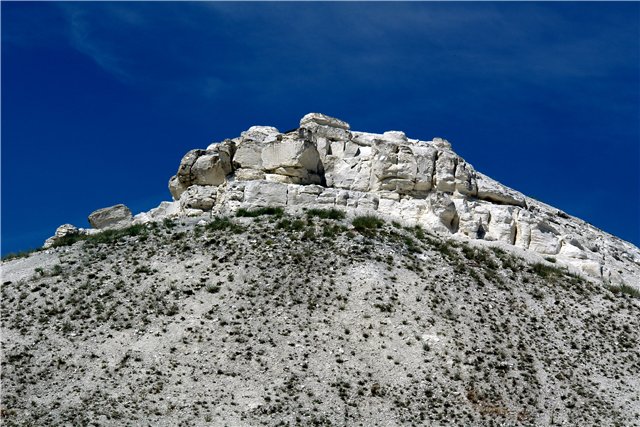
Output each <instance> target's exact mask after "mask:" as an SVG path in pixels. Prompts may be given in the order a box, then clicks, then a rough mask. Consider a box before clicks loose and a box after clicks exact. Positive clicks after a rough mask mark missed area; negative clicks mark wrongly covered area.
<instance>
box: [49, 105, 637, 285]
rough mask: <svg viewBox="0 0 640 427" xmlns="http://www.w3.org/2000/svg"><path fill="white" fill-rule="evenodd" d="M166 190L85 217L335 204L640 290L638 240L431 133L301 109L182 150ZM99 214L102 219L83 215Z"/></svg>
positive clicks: (139, 219) (140, 218) (140, 219)
mask: <svg viewBox="0 0 640 427" xmlns="http://www.w3.org/2000/svg"><path fill="white" fill-rule="evenodd" d="M169 190H170V192H171V195H172V196H173V200H174V201H173V202H163V203H162V204H160V206H158V207H157V208H155V209H152V210H151V211H150V212H146V213H141V214H139V215H137V216H136V217H135V218H132V217H131V215H130V213H129V212H128V211H127V210H126V207H124V206H118V207H114V208H111V209H106V210H104V211H99V212H96V213H94V214H92V217H91V218H90V222H91V223H92V225H94V227H96V228H103V227H110V226H113V225H114V224H116V223H118V224H120V225H126V224H128V223H133V224H137V223H146V222H149V221H153V220H159V219H162V218H165V217H169V218H176V217H182V216H198V215H201V214H203V213H205V212H211V213H212V214H224V215H226V214H233V213H234V212H236V211H237V210H238V209H241V208H244V209H248V208H253V207H261V206H276V207H283V208H285V209H287V210H288V211H300V210H302V209H307V208H313V207H321V208H334V207H335V208H340V209H342V210H344V211H346V212H348V213H356V212H357V213H359V214H373V215H378V216H380V217H383V218H386V219H390V220H395V221H398V222H400V223H402V224H403V225H408V226H415V225H418V226H422V227H424V228H425V229H427V230H429V231H432V232H434V233H437V234H439V235H441V236H445V237H453V238H458V239H471V240H475V241H479V242H482V243H489V244H491V243H492V242H494V243H495V244H494V246H496V245H497V246H499V247H501V248H503V249H506V250H510V251H515V252H516V253H518V254H521V255H524V256H529V254H530V255H531V256H533V258H534V259H536V260H543V259H545V258H548V259H553V262H555V263H557V264H558V265H562V266H566V267H568V268H569V269H570V270H571V271H572V272H574V273H576V274H580V275H584V276H586V277H589V278H592V279H596V280H604V281H605V282H607V283H611V284H615V285H627V286H631V287H634V288H636V289H640V250H639V249H638V248H637V247H635V246H634V245H632V244H630V243H628V242H625V241H623V240H621V239H619V238H616V237H614V236H612V235H610V234H607V233H605V232H603V231H601V230H599V229H597V228H595V227H593V226H592V225H590V224H588V223H586V222H584V221H582V220H580V219H578V218H575V217H572V216H570V215H567V214H566V213H564V212H562V211H560V210H558V209H556V208H553V207H551V206H548V205H546V204H544V203H541V202H539V201H537V200H534V199H532V198H530V197H527V196H525V195H523V194H521V193H519V192H517V191H515V190H513V189H511V188H508V187H506V186H504V185H502V184H500V183H499V182H496V181H495V180H493V179H491V178H489V177H488V176H486V175H483V174H482V173H480V172H477V171H476V170H475V169H474V168H473V166H471V165H470V164H469V163H467V162H466V161H465V160H464V159H462V158H461V157H460V156H458V155H457V154H456V153H455V152H454V151H453V150H452V148H451V144H450V143H449V142H448V141H446V140H444V139H441V138H433V139H432V140H430V141H422V140H418V139H411V138H408V137H407V136H406V135H405V134H404V133H403V132H399V131H389V132H385V133H383V134H374V133H367V132H358V131H351V130H350V126H349V124H348V123H346V122H344V121H342V120H338V119H336V118H332V117H329V116H326V115H324V114H319V113H310V114H307V115H306V116H304V117H303V118H302V119H301V120H300V125H299V127H298V128H297V129H294V130H291V131H289V132H284V133H282V132H280V131H278V129H276V128H274V127H270V126H252V127H250V128H249V129H248V130H247V131H245V132H242V134H241V135H240V136H239V137H237V138H233V139H227V140H224V141H222V142H220V143H214V144H211V145H210V146H209V147H207V148H206V149H194V150H191V151H189V152H188V153H187V154H185V156H184V157H183V158H182V161H181V162H180V165H179V168H178V171H177V173H176V175H175V176H173V177H172V178H171V179H170V181H169ZM101 215H107V218H108V217H109V216H112V217H113V218H112V219H113V221H112V222H109V220H107V222H105V223H100V222H96V220H94V219H92V218H94V217H96V218H97V217H100V216H101ZM69 232H71V233H75V232H78V230H77V229H76V228H75V227H72V226H68V225H65V226H63V228H62V229H60V230H59V231H58V232H57V233H56V234H57V236H58V237H60V236H64V235H66V234H68V233H69ZM80 232H87V231H84V230H81V231H80ZM54 241H55V236H54V238H53V239H51V240H50V241H49V242H48V243H47V244H46V245H45V246H49V245H52V244H53V243H54Z"/></svg>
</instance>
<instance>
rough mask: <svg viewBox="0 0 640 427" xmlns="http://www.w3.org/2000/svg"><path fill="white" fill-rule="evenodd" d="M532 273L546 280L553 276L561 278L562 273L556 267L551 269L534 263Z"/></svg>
mask: <svg viewBox="0 0 640 427" xmlns="http://www.w3.org/2000/svg"><path fill="white" fill-rule="evenodd" d="M532 269H533V272H534V273H536V274H537V275H538V276H540V277H542V278H543V279H548V278H551V277H554V276H562V275H563V274H564V272H563V271H562V270H560V269H559V268H558V267H552V266H550V265H546V264H542V263H535V264H533V266H532Z"/></svg>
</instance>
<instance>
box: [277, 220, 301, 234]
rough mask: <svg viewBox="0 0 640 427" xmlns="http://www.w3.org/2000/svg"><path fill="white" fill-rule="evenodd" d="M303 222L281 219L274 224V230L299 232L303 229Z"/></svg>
mask: <svg viewBox="0 0 640 427" xmlns="http://www.w3.org/2000/svg"><path fill="white" fill-rule="evenodd" d="M305 225H306V224H305V222H304V221H303V220H301V219H294V220H290V219H288V218H284V219H281V220H280V221H278V223H277V224H276V228H278V229H280V230H287V231H301V230H302V229H304V227H305Z"/></svg>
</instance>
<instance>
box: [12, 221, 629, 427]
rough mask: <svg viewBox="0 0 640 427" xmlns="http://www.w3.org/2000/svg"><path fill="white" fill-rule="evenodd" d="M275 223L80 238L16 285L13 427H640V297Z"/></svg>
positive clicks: (452, 248)
mask: <svg viewBox="0 0 640 427" xmlns="http://www.w3.org/2000/svg"><path fill="white" fill-rule="evenodd" d="M272 213H275V215H268V216H256V217H251V216H250V215H249V216H248V217H247V218H234V219H226V220H217V221H215V222H213V223H210V224H209V225H208V226H207V227H202V226H196V225H194V224H193V222H194V221H190V222H189V224H186V225H179V224H178V225H176V224H172V223H170V222H167V223H165V224H161V225H158V226H154V227H152V228H149V229H145V230H143V231H142V232H140V230H138V231H137V232H136V233H130V234H128V233H119V234H118V235H117V236H113V237H112V238H103V239H97V240H95V239H94V240H87V241H81V242H78V243H76V244H75V245H73V246H71V247H70V248H71V250H68V248H59V249H56V250H55V251H57V252H55V253H54V254H52V255H51V256H58V257H59V259H60V262H59V264H55V265H51V263H49V264H48V265H47V267H46V268H37V267H36V268H34V269H33V272H31V271H29V274H28V276H29V277H28V278H26V279H23V280H16V281H11V280H8V281H5V283H4V284H3V286H2V352H3V360H2V420H3V424H4V425H8V426H9V425H55V424H74V425H78V424H82V425H89V424H90V423H91V422H94V423H96V424H97V425H185V426H187V425H188V426H192V425H225V424H226V425H363V426H369V425H562V423H563V422H564V423H565V424H566V423H568V424H570V425H582V426H587V425H594V426H596V425H598V426H600V425H621V426H622V425H638V421H637V420H638V419H639V417H640V414H639V412H640V402H639V396H638V392H637V390H638V387H640V384H639V382H638V378H639V377H640V354H639V352H638V346H639V342H640V341H639V331H640V316H639V314H640V304H639V300H638V299H634V298H631V297H630V296H629V295H625V294H620V293H618V294H614V293H612V292H611V291H609V290H607V289H605V288H604V287H601V286H597V285H594V284H591V283H587V282H585V281H583V280H581V279H579V278H577V277H573V276H571V275H567V274H565V273H564V272H562V271H561V270H557V269H553V268H550V267H545V266H541V265H537V266H531V265H527V264H526V263H524V261H522V260H520V259H517V258H515V257H513V256H511V255H509V254H506V253H504V252H501V251H498V250H496V251H489V250H480V249H474V248H471V247H467V246H466V245H462V244H454V243H447V242H443V241H441V240H439V239H437V238H435V237H433V236H429V235H427V234H426V233H423V232H422V231H421V230H416V229H412V230H405V229H401V228H399V227H397V226H392V225H390V224H383V225H381V224H377V223H376V222H375V221H371V220H369V221H360V223H359V224H356V225H358V227H357V229H354V228H353V227H351V226H350V223H349V222H347V221H346V220H341V219H322V218H313V219H312V220H309V219H308V218H306V217H300V218H294V217H289V216H283V214H282V213H281V212H280V213H278V212H272ZM324 216H327V217H332V215H324ZM14 262H15V261H14ZM43 265H45V264H43ZM22 273H23V275H24V271H23V272H22ZM9 276H11V275H9ZM16 277H18V276H16ZM3 280H4V279H3ZM634 423H635V424H634Z"/></svg>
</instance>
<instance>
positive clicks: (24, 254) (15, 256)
mask: <svg viewBox="0 0 640 427" xmlns="http://www.w3.org/2000/svg"><path fill="white" fill-rule="evenodd" d="M41 250H42V249H40V248H36V249H29V250H26V251H20V252H11V253H8V254H6V255H3V256H2V261H10V260H12V259H18V258H26V257H28V256H29V255H31V254H32V253H34V252H39V251H41Z"/></svg>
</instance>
